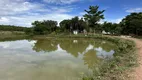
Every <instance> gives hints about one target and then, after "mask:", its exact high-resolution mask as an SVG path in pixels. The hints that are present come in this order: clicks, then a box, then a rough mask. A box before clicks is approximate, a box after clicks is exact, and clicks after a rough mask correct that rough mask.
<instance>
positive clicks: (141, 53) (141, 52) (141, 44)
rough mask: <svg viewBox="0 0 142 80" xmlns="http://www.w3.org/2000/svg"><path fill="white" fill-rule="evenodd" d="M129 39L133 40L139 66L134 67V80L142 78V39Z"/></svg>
mask: <svg viewBox="0 0 142 80" xmlns="http://www.w3.org/2000/svg"><path fill="white" fill-rule="evenodd" d="M130 39H131V40H133V41H135V43H136V47H137V53H138V57H139V58H138V61H139V64H140V65H139V66H138V67H137V68H136V69H135V72H134V73H133V75H134V80H142V40H139V39H134V38H130Z"/></svg>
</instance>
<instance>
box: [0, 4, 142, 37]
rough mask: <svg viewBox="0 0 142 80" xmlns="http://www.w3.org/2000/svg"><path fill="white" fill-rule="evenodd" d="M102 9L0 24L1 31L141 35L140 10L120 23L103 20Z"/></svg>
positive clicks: (40, 33) (36, 33)
mask: <svg viewBox="0 0 142 80" xmlns="http://www.w3.org/2000/svg"><path fill="white" fill-rule="evenodd" d="M104 11H105V10H99V6H90V7H89V10H85V12H86V14H85V15H83V16H82V18H79V17H78V16H75V17H74V18H72V19H66V20H63V21H61V22H60V23H59V26H58V23H57V21H53V20H43V21H35V22H33V23H32V27H30V28H26V27H17V26H9V25H0V30H1V31H24V32H25V33H26V34H29V35H46V34H60V33H73V31H77V32H78V33H99V34H100V33H102V32H106V33H109V34H111V35H132V36H141V35H142V12H139V13H131V14H130V15H127V16H126V17H125V18H124V19H123V20H122V21H121V22H120V23H112V22H104V23H99V22H100V21H101V20H103V19H104V14H103V13H104Z"/></svg>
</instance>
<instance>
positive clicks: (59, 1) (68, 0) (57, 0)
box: [43, 0, 79, 4]
mask: <svg viewBox="0 0 142 80" xmlns="http://www.w3.org/2000/svg"><path fill="white" fill-rule="evenodd" d="M43 1H44V2H47V3H56V4H71V3H74V2H78V1H79V0H43Z"/></svg>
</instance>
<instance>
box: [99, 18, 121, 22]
mask: <svg viewBox="0 0 142 80" xmlns="http://www.w3.org/2000/svg"><path fill="white" fill-rule="evenodd" d="M122 19H123V18H117V19H106V20H104V21H107V22H112V23H120V22H121V21H122ZM104 21H101V22H100V23H104Z"/></svg>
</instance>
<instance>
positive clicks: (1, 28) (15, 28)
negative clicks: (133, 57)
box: [0, 25, 27, 31]
mask: <svg viewBox="0 0 142 80" xmlns="http://www.w3.org/2000/svg"><path fill="white" fill-rule="evenodd" d="M25 29H27V28H26V27H20V26H12V25H0V31H25Z"/></svg>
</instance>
